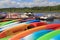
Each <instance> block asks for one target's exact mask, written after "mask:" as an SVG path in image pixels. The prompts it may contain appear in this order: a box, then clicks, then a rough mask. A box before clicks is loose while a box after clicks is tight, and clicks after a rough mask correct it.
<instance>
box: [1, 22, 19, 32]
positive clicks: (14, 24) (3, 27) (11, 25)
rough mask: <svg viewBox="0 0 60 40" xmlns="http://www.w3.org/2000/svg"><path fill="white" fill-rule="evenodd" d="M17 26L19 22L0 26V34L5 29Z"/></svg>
mask: <svg viewBox="0 0 60 40" xmlns="http://www.w3.org/2000/svg"><path fill="white" fill-rule="evenodd" d="M18 24H19V22H14V23H11V24H8V25H5V26H2V27H0V32H2V31H4V30H5V29H8V28H11V27H13V26H16V25H18Z"/></svg>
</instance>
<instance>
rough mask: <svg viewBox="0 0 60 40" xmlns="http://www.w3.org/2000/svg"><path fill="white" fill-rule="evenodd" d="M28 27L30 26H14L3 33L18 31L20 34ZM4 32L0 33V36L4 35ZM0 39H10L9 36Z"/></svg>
mask: <svg viewBox="0 0 60 40" xmlns="http://www.w3.org/2000/svg"><path fill="white" fill-rule="evenodd" d="M41 23H42V22H41ZM23 25H24V26H23ZM36 25H37V24H36ZM29 26H30V24H28V25H27V24H20V25H19V26H15V27H13V28H10V29H8V31H5V32H7V33H10V32H9V31H15V32H17V33H18V31H19V30H20V31H19V32H20V33H21V31H24V30H27V29H28V27H29ZM5 32H3V33H1V34H0V35H4V33H5ZM15 32H14V33H15ZM7 33H6V34H5V35H6V36H7ZM10 34H12V33H10ZM11 37H12V36H11ZM0 38H1V39H0V40H3V39H5V40H8V39H9V38H10V36H7V37H5V36H3V37H1V36H0Z"/></svg>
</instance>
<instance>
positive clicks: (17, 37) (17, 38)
mask: <svg viewBox="0 0 60 40" xmlns="http://www.w3.org/2000/svg"><path fill="white" fill-rule="evenodd" d="M58 27H60V24H48V25H44V26H39V27H36V28H32V29H29V30H26V31H24V32H21V33H19V34H17V35H15V36H13V37H12V38H10V39H9V40H20V39H21V38H23V37H25V36H27V35H29V34H31V33H33V32H36V31H39V30H43V29H57V28H58Z"/></svg>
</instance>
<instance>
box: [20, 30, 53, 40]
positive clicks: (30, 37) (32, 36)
mask: <svg viewBox="0 0 60 40" xmlns="http://www.w3.org/2000/svg"><path fill="white" fill-rule="evenodd" d="M51 31H53V30H39V31H37V32H34V33H32V34H30V35H28V36H26V37H24V38H21V39H20V40H36V39H37V38H38V37H41V36H43V35H45V34H47V33H49V32H51Z"/></svg>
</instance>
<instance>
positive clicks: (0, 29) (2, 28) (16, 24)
mask: <svg viewBox="0 0 60 40" xmlns="http://www.w3.org/2000/svg"><path fill="white" fill-rule="evenodd" d="M35 21H36V20H35ZM35 21H27V22H23V23H19V22H14V23H11V24H8V25H5V26H2V27H0V32H2V31H4V30H5V29H8V28H11V27H14V26H18V25H20V24H24V23H25V24H27V23H31V22H35ZM39 23H40V22H39ZM40 24H42V23H40Z"/></svg>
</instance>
